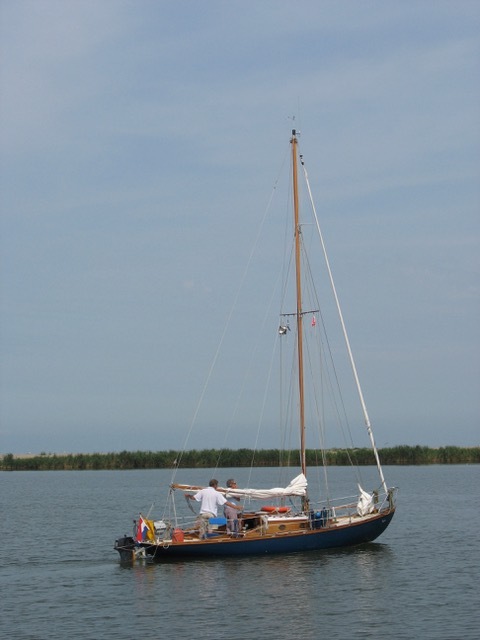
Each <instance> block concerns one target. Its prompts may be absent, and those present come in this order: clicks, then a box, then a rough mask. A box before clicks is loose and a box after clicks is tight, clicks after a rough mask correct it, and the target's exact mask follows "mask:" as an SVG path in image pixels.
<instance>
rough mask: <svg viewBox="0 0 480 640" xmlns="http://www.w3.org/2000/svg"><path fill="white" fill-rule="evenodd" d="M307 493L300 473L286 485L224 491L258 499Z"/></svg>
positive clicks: (227, 494) (304, 480)
mask: <svg viewBox="0 0 480 640" xmlns="http://www.w3.org/2000/svg"><path fill="white" fill-rule="evenodd" d="M306 493H307V479H306V477H305V476H304V475H303V473H301V474H300V475H298V476H297V477H296V478H294V479H293V480H292V481H291V482H290V484H289V485H288V487H275V488H273V489H235V491H232V492H228V491H227V492H226V493H225V495H226V497H227V498H228V496H229V495H236V496H239V497H240V496H242V497H245V498H253V499H258V500H266V499H268V498H283V497H286V496H304V495H305V494H306Z"/></svg>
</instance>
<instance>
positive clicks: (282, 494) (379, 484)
mask: <svg viewBox="0 0 480 640" xmlns="http://www.w3.org/2000/svg"><path fill="white" fill-rule="evenodd" d="M290 144H291V168H292V182H291V185H292V191H291V194H290V196H289V198H290V202H291V204H293V216H292V217H293V229H292V230H293V233H292V234H291V238H290V240H291V249H290V251H289V252H287V253H288V254H289V256H290V259H289V260H288V261H287V262H288V264H289V267H288V270H286V271H285V273H287V271H288V272H289V275H288V277H289V278H290V279H291V280H290V281H291V282H292V285H291V292H292V296H291V297H292V298H293V300H294V302H293V307H294V309H295V310H292V309H291V308H286V309H285V310H283V309H282V310H281V311H280V313H279V316H280V326H279V327H278V336H277V340H276V341H277V342H279V343H283V344H284V345H285V346H287V345H288V347H289V348H288V349H286V350H285V351H288V353H290V354H291V359H290V361H289V362H288V363H287V370H288V371H290V373H294V375H293V377H292V379H293V380H294V383H287V384H286V385H285V388H287V387H288V392H289V394H291V395H290V396H289V398H288V399H287V401H286V402H285V405H286V407H288V410H287V411H286V415H287V414H288V420H289V421H290V420H292V422H294V423H295V425H294V426H295V432H296V433H298V435H299V444H300V448H299V461H298V465H299V468H300V473H299V474H298V475H297V476H296V477H295V478H294V479H293V480H292V481H291V482H290V484H289V485H288V486H287V487H275V488H271V489H258V488H255V489H239V488H237V486H236V483H234V485H232V484H230V482H231V481H228V482H227V487H226V488H222V487H219V486H218V482H217V481H216V480H214V479H212V480H211V481H210V486H209V487H208V488H203V487H199V486H194V485H183V484H176V483H174V482H173V479H174V478H175V476H176V474H177V472H178V471H179V469H180V463H181V460H182V456H183V453H179V455H178V457H177V459H176V461H175V468H174V471H173V477H172V482H171V484H170V486H169V492H168V496H167V501H166V506H165V509H164V511H163V513H162V515H161V517H160V518H159V519H157V520H154V519H152V518H151V517H150V515H148V516H147V517H144V516H143V515H142V514H140V516H139V519H138V520H135V521H134V528H133V534H132V535H131V536H129V535H127V534H125V535H124V536H123V537H120V538H118V539H117V540H116V541H115V545H114V549H115V550H116V551H118V553H119V555H120V560H121V562H131V561H133V560H136V559H141V558H143V559H147V560H150V561H153V562H163V561H167V560H178V559H183V558H195V557H227V556H262V555H269V554H291V553H298V552H309V551H321V550H325V549H334V548H341V547H352V546H354V545H360V544H364V543H368V542H372V541H374V540H376V539H377V538H378V537H379V536H380V535H381V534H382V533H383V532H384V531H385V529H386V528H387V527H388V525H389V524H390V522H391V520H392V518H393V516H394V513H395V493H396V489H395V488H389V487H388V486H387V484H386V481H385V478H384V475H383V470H382V467H381V464H380V458H379V455H378V451H377V448H376V445H375V441H374V437H373V431H372V426H371V423H370V418H369V415H368V413H367V409H366V405H365V400H364V397H363V393H362V389H361V387H360V382H359V378H358V374H357V369H356V366H355V362H354V359H353V355H352V350H351V348H350V342H349V339H348V336H347V332H346V328H345V323H344V320H343V315H342V312H341V309H340V303H339V300H338V295H337V292H336V288H335V285H334V282H333V277H332V272H331V269H330V263H329V260H328V257H327V253H326V249H325V244H324V241H323V236H322V233H321V231H320V225H319V221H318V217H317V213H316V210H315V205H314V203H313V199H312V195H311V189H310V183H309V181H308V175H307V172H306V169H305V163H304V159H303V155H300V154H299V153H298V134H297V132H296V131H295V130H293V131H292V136H291V139H290ZM300 167H301V170H303V174H304V178H305V183H306V188H307V191H308V196H309V198H310V204H311V209H312V213H313V218H312V223H311V225H310V226H309V229H312V228H313V229H316V231H317V232H318V238H319V241H320V242H319V246H320V248H321V252H320V253H323V257H324V271H325V278H326V280H327V281H329V283H330V288H331V290H332V294H333V295H332V297H333V300H334V305H333V307H334V309H335V310H336V312H337V315H338V319H339V321H340V322H339V324H340V326H341V334H340V335H341V336H343V339H344V342H345V353H346V357H347V362H348V363H349V365H350V368H351V370H352V374H353V380H354V384H355V387H356V392H357V396H358V399H359V400H360V407H361V413H363V421H364V423H365V427H366V432H367V434H368V438H369V440H370V445H371V449H372V452H373V459H374V461H375V464H376V471H377V473H378V479H376V480H375V481H374V483H375V487H374V488H373V489H372V490H371V492H370V493H369V492H367V491H365V490H364V489H363V488H362V484H363V481H362V480H361V478H360V473H359V472H358V471H357V475H356V480H355V482H356V485H357V487H356V488H355V489H354V491H355V493H354V495H353V496H352V495H351V494H350V496H349V497H347V498H345V497H337V498H334V497H333V496H332V492H331V491H330V488H331V487H330V479H329V478H328V477H327V475H328V465H327V464H326V459H327V458H326V456H324V452H325V450H326V448H327V447H326V438H325V424H326V422H327V415H328V417H329V418H330V420H331V421H332V422H337V421H338V422H340V421H341V420H340V413H342V412H338V407H344V406H345V405H344V402H343V400H344V399H343V395H342V392H341V391H340V390H338V392H337V391H336V389H334V388H333V387H334V385H335V384H336V383H337V381H338V378H337V369H336V367H335V365H334V364H333V363H332V364H330V358H331V356H332V353H331V350H330V348H329V340H328V337H326V329H325V323H324V319H323V312H322V311H320V301H319V297H318V295H317V289H316V287H315V286H312V284H311V283H310V282H309V281H308V278H312V280H313V273H314V272H315V270H314V269H312V263H311V262H310V259H309V258H308V257H307V256H306V247H307V245H308V247H309V248H310V247H311V245H312V243H311V239H309V241H308V242H306V241H304V239H303V235H304V225H305V229H306V228H307V226H308V225H307V223H305V222H303V220H302V221H301V218H300V205H299V202H300V187H299V183H298V174H299V173H300V171H299V169H300ZM292 195H293V198H292V197H291V196H292ZM290 220H291V218H290ZM289 224H290V225H291V221H290V223H289ZM290 267H291V268H290ZM290 274H291V275H290ZM287 289H288V287H287V286H285V287H282V292H284V293H285V292H286V291H287ZM284 298H285V299H286V298H287V296H286V295H285V296H283V297H282V302H281V304H282V306H283V304H284ZM323 301H324V296H322V303H323ZM317 314H318V315H317ZM317 317H318V318H319V322H318V323H317V320H316V318H317ZM290 320H292V326H290ZM276 321H277V322H278V316H277V317H276ZM307 321H308V322H307ZM317 324H318V325H321V327H318V329H319V332H318V334H317ZM309 329H311V331H309ZM320 329H321V330H322V331H323V332H325V333H321V334H320ZM309 333H310V334H312V333H313V335H311V336H309V335H308V334H309ZM289 334H290V335H291V338H290V342H289V338H288V336H289ZM315 334H317V335H315ZM314 340H316V345H317V346H318V349H317V347H315V348H313V349H312V346H311V345H312V344H313V341H314ZM222 341H223V336H222ZM304 349H305V357H304ZM280 351H281V352H282V353H283V350H282V349H280ZM215 358H216V356H215ZM314 363H317V364H314ZM312 365H313V366H312ZM315 366H316V367H318V368H317V369H315V370H314V367H315ZM330 366H332V372H333V373H332V374H330V375H331V377H330V378H329V373H328V368H329V367H330ZM307 368H309V375H308V376H307V375H304V370H307ZM281 379H282V381H283V376H281ZM308 384H311V385H312V390H311V393H308V392H307V386H308ZM320 384H321V385H322V387H321V388H320ZM323 385H325V388H328V391H329V392H333V393H332V396H335V394H336V393H338V396H335V398H334V400H333V403H332V406H333V407H334V408H335V412H334V413H333V414H332V415H331V416H330V415H329V413H328V408H327V404H326V398H325V393H324V391H325V389H324V387H323ZM280 395H282V393H281V394H280ZM307 395H308V398H309V399H310V398H313V399H314V401H313V402H311V401H309V402H307V401H306V399H305V398H306V396H307ZM292 407H295V408H296V410H295V411H292V410H291V408H292ZM307 408H308V411H310V413H308V416H307ZM326 408H327V410H326ZM196 414H197V412H195V415H196ZM345 414H346V412H345ZM345 418H346V420H345V423H346V429H345V428H344V427H342V433H343V439H344V441H347V438H345V434H346V433H347V432H348V435H349V436H350V433H349V431H350V428H349V424H350V421H349V419H348V417H347V416H346V415H345ZM279 424H281V425H282V426H283V425H284V429H285V432H287V430H288V433H290V430H289V429H290V427H291V425H290V424H289V425H288V426H287V423H286V421H284V417H283V416H281V417H280V419H279ZM307 424H308V429H309V433H310V432H311V431H312V427H313V426H314V425H316V427H317V428H318V433H319V434H320V439H321V442H320V444H319V445H317V447H316V449H315V450H316V451H317V452H318V456H317V458H316V459H317V460H318V462H317V466H322V467H323V475H324V478H323V480H324V482H323V487H320V488H319V491H318V495H319V496H321V500H318V501H314V500H313V499H312V498H311V496H310V495H309V493H310V492H308V491H307V485H308V482H307V464H306V460H307V456H306V452H307V449H306V433H307V429H306V426H307ZM354 448H355V447H354V446H353V439H352V447H351V452H352V455H350V453H349V459H350V461H351V462H352V467H353V459H354ZM184 451H185V448H184ZM253 466H254V465H252V468H253ZM288 466H291V465H290V464H287V465H286V467H288ZM337 469H338V467H337ZM318 475H320V474H318ZM354 486H355V485H354ZM357 489H358V492H357ZM338 491H339V495H340V496H344V489H342V488H339V489H338ZM182 492H184V496H185V498H187V500H186V503H187V506H188V508H189V509H190V510H191V511H193V512H194V514H195V511H194V509H193V507H192V505H191V502H190V501H192V500H193V501H194V502H197V503H198V502H200V503H201V507H200V513H199V514H198V515H196V517H193V518H192V517H191V516H190V517H187V516H186V515H185V512H186V505H185V503H183V505H180V506H179V505H176V504H175V494H177V495H178V494H179V493H180V494H182ZM188 492H190V493H188ZM206 492H208V495H209V496H210V498H209V500H210V502H208V508H205V505H207V500H206V497H205V496H206ZM212 492H213V494H212ZM212 496H214V497H212ZM204 499H205V504H204ZM262 502H263V503H265V502H267V504H268V503H270V504H271V505H272V506H262ZM211 505H213V507H212V506H211ZM222 505H226V507H227V510H226V511H225V515H226V516H227V517H228V518H229V519H228V520H227V517H225V518H224V517H217V506H219V507H221V506H222ZM240 505H241V506H240ZM234 508H235V509H237V508H238V511H239V514H238V518H237V517H236V516H232V515H231V513H229V511H228V509H230V510H233V513H234V514H236V513H237V512H236V511H235V509H234ZM182 511H183V513H182ZM221 515H223V514H221Z"/></svg>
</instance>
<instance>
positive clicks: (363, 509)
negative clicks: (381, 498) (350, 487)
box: [357, 485, 375, 516]
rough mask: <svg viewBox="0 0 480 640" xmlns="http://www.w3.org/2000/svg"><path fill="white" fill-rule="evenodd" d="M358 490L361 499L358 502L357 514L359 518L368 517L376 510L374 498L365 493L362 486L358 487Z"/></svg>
mask: <svg viewBox="0 0 480 640" xmlns="http://www.w3.org/2000/svg"><path fill="white" fill-rule="evenodd" d="M358 489H359V491H360V497H359V498H358V502H357V513H358V515H359V516H366V515H367V514H368V513H372V511H373V510H374V509H375V505H374V502H373V496H372V495H370V494H369V493H367V492H366V491H364V490H363V489H362V487H361V486H360V485H358Z"/></svg>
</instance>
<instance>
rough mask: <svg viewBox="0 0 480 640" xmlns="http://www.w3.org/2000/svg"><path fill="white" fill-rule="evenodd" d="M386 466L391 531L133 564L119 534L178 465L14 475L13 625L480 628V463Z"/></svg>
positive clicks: (9, 633)
mask: <svg viewBox="0 0 480 640" xmlns="http://www.w3.org/2000/svg"><path fill="white" fill-rule="evenodd" d="M336 471H339V472H340V470H336ZM385 471H386V475H387V479H388V482H389V484H394V485H396V486H399V487H400V493H399V496H398V512H397V514H396V516H395V518H394V520H393V522H392V524H391V525H390V528H389V529H388V530H387V531H386V532H385V533H384V535H383V536H382V537H381V538H380V539H379V541H378V542H377V543H373V544H370V545H366V546H362V547H359V548H355V549H349V550H343V551H329V552H318V553H308V554H296V555H292V556H289V557H265V558H245V559H229V560H210V561H204V560H192V561H185V562H178V563H169V564H165V565H150V564H144V563H139V564H136V565H134V566H132V567H123V566H121V565H120V564H119V562H118V557H117V554H116V552H115V551H113V549H112V546H113V542H114V539H115V538H116V537H118V536H119V535H121V534H123V533H125V532H129V533H130V530H131V526H130V522H131V519H132V517H134V516H135V514H136V513H137V512H138V511H144V512H148V509H149V507H150V505H151V501H152V497H153V496H155V494H156V493H157V494H158V495H160V492H158V491H157V489H158V488H159V487H162V486H164V485H166V484H168V481H169V479H170V473H169V472H165V471H141V472H136V471H135V472H134V471H123V472H116V471H109V472H108V471H105V472H74V471H72V472H30V473H28V472H25V473H23V472H20V473H2V474H0V487H1V507H2V518H1V522H2V523H1V530H2V534H3V535H2V539H3V541H4V544H3V545H2V550H1V555H2V560H1V566H0V587H1V609H2V613H1V616H0V637H2V638H4V639H5V640H7V639H13V638H15V639H16V638H18V639H20V638H21V639H22V640H27V639H35V640H40V639H49V640H53V639H57V638H59V639H60V638H61V639H62V640H64V639H65V638H67V637H69V638H72V639H75V640H78V639H82V638H89V639H92V640H93V639H104V638H112V639H115V640H122V639H136V638H142V639H145V640H147V639H151V638H157V637H158V638H160V637H162V638H163V637H169V638H174V639H177V638H185V639H190V638H195V639H203V638H205V639H206V638H213V639H222V640H223V639H224V638H230V637H231V638H236V639H240V640H242V639H244V638H245V639H250V638H275V639H277V640H278V639H280V640H282V639H287V638H304V639H310V638H312V639H313V638H315V639H316V638H321V637H328V638H330V639H332V638H333V639H335V638H341V639H344V638H345V639H347V638H389V639H400V638H404V639H405V640H407V639H408V640H411V639H412V638H422V639H423V640H427V639H430V638H432V639H433V638H435V639H439V638H445V639H452V640H453V639H457V638H458V639H460V638H462V639H464V640H468V639H473V638H475V639H476V638H478V634H479V629H480V614H479V613H478V605H479V598H478V591H479V586H478V585H479V584H480V580H479V578H480V576H479V572H480V571H479V568H480V537H479V531H480V515H479V511H480V504H479V502H480V501H479V499H478V498H479V492H480V489H479V487H480V466H473V465H472V466H434V467H390V468H386V470H385ZM258 472H259V473H260V474H265V475H268V474H269V473H271V472H270V471H269V470H267V469H262V470H259V471H258ZM195 473H196V474H199V472H195ZM235 474H236V476H237V477H240V476H241V474H240V473H239V472H238V470H237V471H236V472H235ZM182 475H185V477H188V478H192V474H188V473H187V474H182ZM204 475H205V474H204V473H202V474H200V475H199V477H198V481H204V480H205V478H204V477H203V476H204ZM224 475H225V477H226V476H227V472H225V473H219V476H220V477H221V478H223V476H224Z"/></svg>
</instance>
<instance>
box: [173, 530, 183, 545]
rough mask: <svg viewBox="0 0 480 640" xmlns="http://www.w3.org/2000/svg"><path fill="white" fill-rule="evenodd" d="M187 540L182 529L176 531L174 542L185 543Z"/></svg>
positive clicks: (174, 532) (174, 531)
mask: <svg viewBox="0 0 480 640" xmlns="http://www.w3.org/2000/svg"><path fill="white" fill-rule="evenodd" d="M184 540H185V536H184V533H183V531H182V530H181V529H174V530H173V533H172V542H183V541H184Z"/></svg>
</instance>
